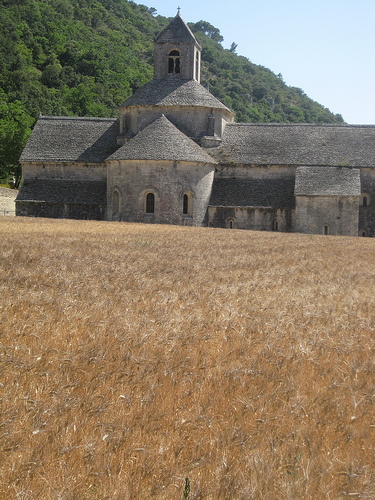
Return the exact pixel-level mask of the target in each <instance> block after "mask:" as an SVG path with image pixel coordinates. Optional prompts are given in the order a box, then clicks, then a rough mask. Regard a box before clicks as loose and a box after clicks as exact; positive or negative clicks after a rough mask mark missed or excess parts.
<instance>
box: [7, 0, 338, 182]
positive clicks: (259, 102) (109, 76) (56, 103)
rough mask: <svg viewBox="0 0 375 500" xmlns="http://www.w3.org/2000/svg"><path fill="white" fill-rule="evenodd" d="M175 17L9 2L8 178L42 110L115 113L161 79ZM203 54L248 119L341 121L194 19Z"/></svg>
mask: <svg viewBox="0 0 375 500" xmlns="http://www.w3.org/2000/svg"><path fill="white" fill-rule="evenodd" d="M167 22H168V19H166V18H164V17H162V16H159V15H156V13H155V12H154V9H152V8H147V7H146V6H144V5H137V4H136V3H134V2H129V1H126V0H101V1H99V0H97V1H94V0H48V1H47V0H25V1H22V2H14V1H13V0H12V1H10V0H3V1H2V8H1V10H0V178H1V177H6V176H7V175H8V173H9V171H12V170H15V173H16V175H17V176H18V177H19V175H20V170H19V168H18V167H17V165H18V157H19V155H20V152H21V151H22V148H23V146H24V144H25V141H26V140H27V138H28V136H29V134H30V132H31V128H32V126H33V124H34V123H35V120H36V119H37V117H38V116H39V113H42V114H43V115H79V116H108V117H111V116H116V115H117V107H118V106H119V105H120V104H121V103H122V102H123V101H124V100H125V99H126V98H127V97H129V96H130V95H131V94H132V93H133V92H134V91H135V90H136V89H137V88H139V87H140V86H142V85H144V84H145V83H146V82H147V81H148V80H150V79H151V78H152V75H153V70H152V65H153V44H152V42H153V39H154V37H155V35H156V34H157V33H158V32H160V31H161V29H162V28H163V27H164V26H165V25H166V24H167ZM190 26H191V28H192V30H193V31H194V33H195V34H196V36H197V38H198V40H199V41H200V43H201V45H202V48H203V51H202V61H203V68H202V84H203V85H205V86H206V87H208V88H209V90H210V91H211V92H212V93H213V94H214V95H215V96H216V97H218V98H219V99H220V100H221V101H222V102H224V103H225V104H226V105H227V106H229V107H230V108H232V109H233V110H234V111H235V112H236V116H237V120H238V121H242V122H270V121H272V122H319V123H340V122H342V121H343V120H342V117H341V116H340V115H333V114H332V113H330V112H329V110H327V109H326V108H324V107H323V106H322V105H320V104H318V103H316V102H314V101H312V100H311V99H309V98H308V97H307V96H306V95H305V94H304V92H303V91H302V90H301V89H298V88H294V87H288V86H287V85H285V83H284V82H283V80H282V78H281V76H280V77H278V76H276V75H274V74H273V73H272V72H271V71H270V70H268V69H267V68H264V67H262V66H257V65H255V64H252V63H251V62H250V61H249V60H248V59H246V58H244V57H241V56H239V55H237V54H235V53H234V52H233V51H230V50H225V49H223V47H222V45H221V43H220V42H221V41H222V37H221V35H220V30H219V29H218V28H215V27H213V26H212V25H210V24H209V23H208V22H207V21H200V22H199V23H195V24H191V25H190Z"/></svg>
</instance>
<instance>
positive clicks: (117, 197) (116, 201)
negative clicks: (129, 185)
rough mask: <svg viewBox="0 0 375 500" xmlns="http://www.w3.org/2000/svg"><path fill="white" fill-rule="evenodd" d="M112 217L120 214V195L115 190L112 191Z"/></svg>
mask: <svg viewBox="0 0 375 500" xmlns="http://www.w3.org/2000/svg"><path fill="white" fill-rule="evenodd" d="M112 205H113V215H117V214H118V213H119V212H120V193H119V192H118V191H117V189H115V190H114V191H113V200H112Z"/></svg>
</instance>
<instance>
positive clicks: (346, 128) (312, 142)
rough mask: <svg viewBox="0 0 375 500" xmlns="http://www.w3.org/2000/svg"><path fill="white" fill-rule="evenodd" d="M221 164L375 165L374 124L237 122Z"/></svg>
mask: <svg viewBox="0 0 375 500" xmlns="http://www.w3.org/2000/svg"><path fill="white" fill-rule="evenodd" d="M216 154H217V155H218V156H217V158H218V160H219V162H220V163H231V162H234V163H240V164H265V165H267V164H268V165H280V164H282V165H332V166H335V165H343V166H355V167H359V166H368V167H375V126H370V125H313V124H259V123H256V124H255V123H254V124H253V123H246V124H245V123H234V124H228V125H227V126H226V128H225V133H224V138H223V145H222V146H221V147H220V148H218V150H217V152H216Z"/></svg>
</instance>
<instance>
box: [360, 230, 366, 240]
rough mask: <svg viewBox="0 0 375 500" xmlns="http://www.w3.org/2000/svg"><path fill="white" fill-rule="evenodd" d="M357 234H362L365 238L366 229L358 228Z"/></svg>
mask: <svg viewBox="0 0 375 500" xmlns="http://www.w3.org/2000/svg"><path fill="white" fill-rule="evenodd" d="M358 234H359V236H362V237H363V238H366V236H367V231H366V229H360V230H359V232H358Z"/></svg>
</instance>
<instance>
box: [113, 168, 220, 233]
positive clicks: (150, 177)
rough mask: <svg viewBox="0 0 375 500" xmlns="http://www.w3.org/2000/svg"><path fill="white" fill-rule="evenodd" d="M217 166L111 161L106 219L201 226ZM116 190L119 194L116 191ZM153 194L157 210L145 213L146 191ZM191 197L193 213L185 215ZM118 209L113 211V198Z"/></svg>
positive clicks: (204, 222) (204, 221)
mask: <svg viewBox="0 0 375 500" xmlns="http://www.w3.org/2000/svg"><path fill="white" fill-rule="evenodd" d="M214 170H215V167H214V166H213V165H206V164H194V163H191V162H171V161H146V160H137V161H136V160H130V161H112V162H109V165H108V182H107V218H108V220H113V219H114V220H122V221H129V222H153V223H162V224H182V225H192V226H201V225H203V224H206V213H207V206H208V202H209V199H210V194H211V189H212V182H213V178H214ZM115 191H116V192H117V193H118V194H114V193H115ZM149 192H151V193H154V196H155V211H154V213H153V214H149V213H146V205H145V199H146V196H147V193H149ZM184 194H188V195H189V196H191V200H192V211H191V215H185V216H184V215H183V196H184ZM117 196H118V198H119V206H120V209H119V212H118V213H116V212H115V211H114V203H116V201H115V199H114V197H117Z"/></svg>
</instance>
